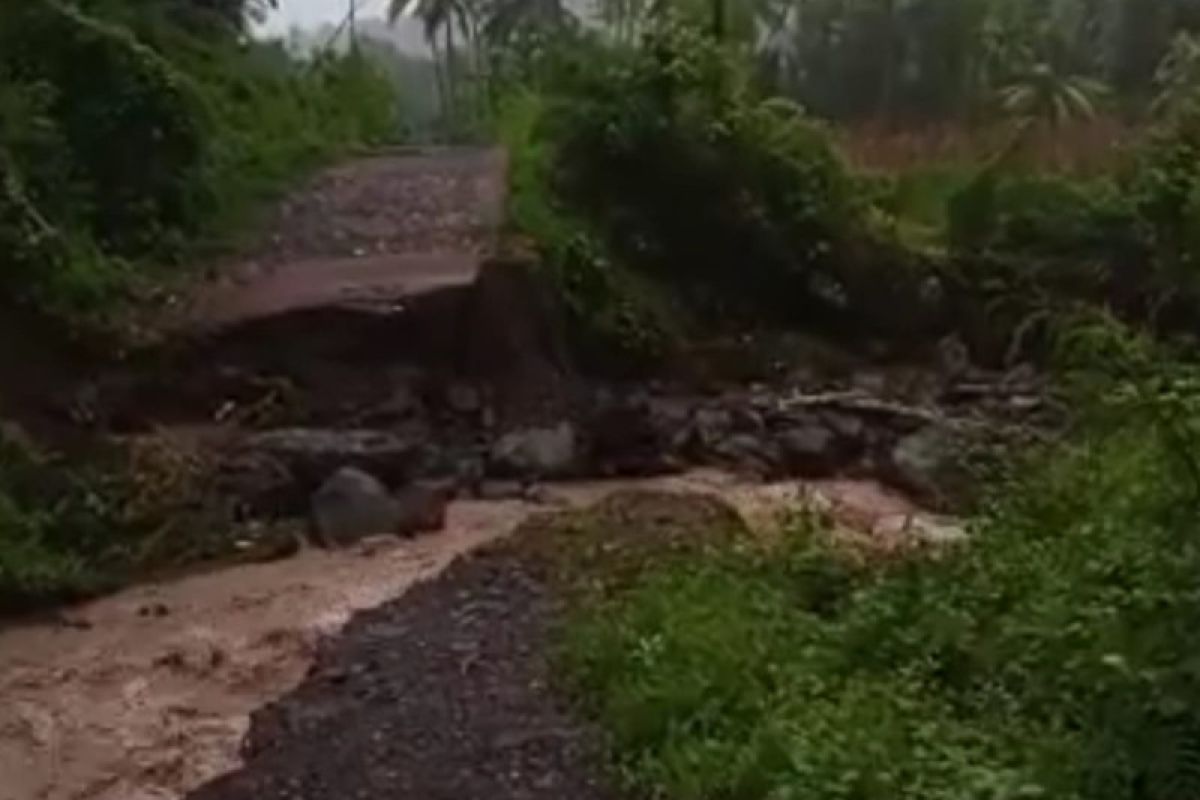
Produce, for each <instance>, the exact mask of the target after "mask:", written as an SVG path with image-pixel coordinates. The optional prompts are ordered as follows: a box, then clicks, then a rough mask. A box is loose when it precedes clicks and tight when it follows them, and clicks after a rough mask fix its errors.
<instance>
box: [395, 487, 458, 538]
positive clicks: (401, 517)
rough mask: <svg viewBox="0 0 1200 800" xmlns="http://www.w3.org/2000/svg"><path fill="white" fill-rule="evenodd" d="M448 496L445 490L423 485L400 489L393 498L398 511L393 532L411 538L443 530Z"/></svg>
mask: <svg viewBox="0 0 1200 800" xmlns="http://www.w3.org/2000/svg"><path fill="white" fill-rule="evenodd" d="M449 494H450V493H449V491H447V490H446V489H443V488H440V487H434V486H427V485H424V484H413V485H411V486H406V487H404V488H403V489H401V490H400V491H399V492H397V493H396V496H395V500H396V508H397V511H398V517H397V519H396V526H395V528H394V530H395V532H396V533H399V534H400V535H402V536H412V535H414V534H418V533H426V532H429V531H440V530H442V529H443V528H445V527H446V503H447V501H448V500H449Z"/></svg>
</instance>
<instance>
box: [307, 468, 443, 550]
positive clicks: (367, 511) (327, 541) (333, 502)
mask: <svg viewBox="0 0 1200 800" xmlns="http://www.w3.org/2000/svg"><path fill="white" fill-rule="evenodd" d="M448 499H449V497H448V494H447V493H445V492H444V491H442V490H439V489H437V488H432V487H428V486H423V485H420V484H413V485H410V486H406V487H404V488H403V489H401V490H400V491H398V492H396V493H395V494H394V495H393V494H392V493H390V492H389V491H388V489H387V487H386V486H384V485H383V483H381V482H380V481H379V480H378V479H377V478H375V477H374V476H373V475H370V474H368V473H366V472H363V471H362V470H359V469H355V468H354V467H343V468H342V469H339V470H338V471H337V472H336V473H334V474H333V476H332V477H330V478H329V479H328V480H327V481H325V483H324V484H322V485H321V488H320V489H318V490H317V491H316V493H315V494H314V495H313V498H312V529H313V534H314V535H315V536H316V538H317V541H318V542H319V543H320V544H322V545H324V546H325V547H344V546H346V545H349V544H353V543H354V542H356V541H358V540H359V539H362V538H363V537H365V536H371V535H374V534H381V533H393V534H399V535H403V536H410V535H413V534H416V533H422V532H425V531H433V530H441V529H442V528H443V527H445V524H446V503H447V501H448Z"/></svg>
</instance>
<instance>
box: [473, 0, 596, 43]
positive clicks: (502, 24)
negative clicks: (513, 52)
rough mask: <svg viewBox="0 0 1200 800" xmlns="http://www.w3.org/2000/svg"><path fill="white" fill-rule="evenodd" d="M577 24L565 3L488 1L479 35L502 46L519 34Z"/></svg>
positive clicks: (546, 30) (545, 0) (522, 0)
mask: <svg viewBox="0 0 1200 800" xmlns="http://www.w3.org/2000/svg"><path fill="white" fill-rule="evenodd" d="M577 21H578V20H577V18H576V17H575V14H574V13H573V12H572V11H571V10H570V9H569V8H568V7H567V3H566V2H565V0H492V2H491V3H490V6H489V8H488V9H487V10H486V12H485V14H484V23H483V35H484V36H485V37H486V38H487V39H488V40H489V41H490V42H493V43H504V42H508V41H511V40H513V39H514V38H516V37H518V36H520V35H521V34H523V33H529V32H553V31H555V30H562V29H563V28H568V27H572V26H573V25H575V23H576V22H577Z"/></svg>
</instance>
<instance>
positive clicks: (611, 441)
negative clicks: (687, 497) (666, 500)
mask: <svg viewBox="0 0 1200 800" xmlns="http://www.w3.org/2000/svg"><path fill="white" fill-rule="evenodd" d="M660 405H661V404H660ZM656 410H657V407H656V405H655V404H653V403H651V402H650V401H649V400H648V399H646V398H644V397H636V396H635V397H631V398H624V399H622V400H610V401H608V402H606V403H603V404H602V405H601V407H600V408H599V409H598V410H597V411H596V412H595V414H594V415H593V416H592V418H591V419H590V420H589V422H588V426H587V431H588V434H589V436H590V441H589V445H590V448H589V464H591V465H592V466H594V467H595V469H596V471H597V472H599V473H602V474H607V475H625V476H633V475H641V476H644V475H662V474H666V473H669V472H671V471H673V470H672V465H671V462H670V460H669V458H668V456H669V453H670V451H671V450H672V447H673V443H674V442H676V441H683V440H682V439H678V438H677V437H679V435H680V432H681V431H684V430H686V429H687V419H688V414H687V410H686V409H675V408H671V409H668V410H667V411H666V416H665V417H660V416H659V415H658V414H657V413H656Z"/></svg>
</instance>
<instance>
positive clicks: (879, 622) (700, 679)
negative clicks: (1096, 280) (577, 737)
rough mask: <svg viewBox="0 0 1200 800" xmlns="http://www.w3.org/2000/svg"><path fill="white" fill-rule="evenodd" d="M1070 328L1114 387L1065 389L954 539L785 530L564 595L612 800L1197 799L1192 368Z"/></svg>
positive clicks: (573, 666)
mask: <svg viewBox="0 0 1200 800" xmlns="http://www.w3.org/2000/svg"><path fill="white" fill-rule="evenodd" d="M1074 330H1075V333H1074V334H1073V335H1072V337H1071V343H1070V347H1071V349H1072V351H1073V352H1074V353H1075V356H1074V358H1079V357H1083V358H1084V361H1083V363H1087V364H1091V363H1093V359H1095V358H1096V357H1097V356H1098V355H1100V354H1103V357H1104V358H1107V359H1112V360H1113V363H1120V364H1121V365H1122V368H1121V370H1120V371H1119V374H1120V375H1121V376H1122V377H1120V378H1114V377H1112V375H1110V374H1097V373H1095V372H1094V371H1093V370H1092V369H1091V368H1088V369H1087V370H1085V371H1084V372H1082V373H1079V374H1076V375H1075V378H1074V379H1075V380H1076V381H1080V384H1079V385H1080V386H1081V387H1086V388H1084V389H1081V391H1084V392H1085V396H1087V397H1097V396H1103V397H1105V398H1107V400H1106V401H1105V402H1103V403H1100V404H1096V403H1094V402H1093V403H1090V404H1089V411H1088V414H1087V415H1086V416H1087V421H1086V422H1085V423H1082V424H1081V426H1080V428H1079V429H1078V430H1077V431H1076V432H1075V435H1074V436H1073V437H1072V439H1071V440H1070V441H1069V442H1067V443H1064V444H1060V445H1056V446H1054V447H1052V448H1051V449H1050V450H1049V451H1048V452H1042V453H1036V454H1032V453H1031V454H1028V455H1027V456H1026V460H1025V462H1024V464H1023V466H1024V467H1025V469H1023V470H1021V471H1020V473H1019V474H1018V475H1017V476H1016V477H1014V478H1012V479H1011V480H1009V481H1007V482H1005V483H1003V484H1000V485H996V486H994V487H992V491H993V493H992V500H991V501H990V502H989V503H988V504H986V505H985V508H984V510H983V511H982V512H981V513H979V514H978V515H977V516H976V517H975V519H974V520H973V522H972V525H971V535H970V541H969V543H965V544H962V545H955V546H953V547H952V548H950V549H935V550H926V551H919V552H912V553H909V554H908V555H906V556H901V557H896V556H895V555H894V554H892V555H889V556H886V557H880V556H878V555H876V556H871V555H870V554H869V553H868V554H866V555H864V554H862V553H859V554H857V555H856V554H854V553H852V552H847V550H846V545H845V544H844V543H842V544H838V543H837V539H836V537H834V538H832V539H831V538H830V537H829V536H827V535H825V531H824V529H823V528H822V522H821V521H820V520H818V519H816V518H814V517H810V516H803V515H802V516H798V517H796V518H794V519H790V520H785V521H782V522H781V525H782V527H783V530H782V533H781V535H780V538H779V540H778V541H770V542H768V543H763V542H754V541H751V540H745V539H743V540H742V541H740V542H737V543H733V544H724V545H719V546H716V547H714V548H713V549H712V550H710V551H707V552H704V553H700V554H696V555H694V556H692V557H685V558H678V559H675V560H663V561H645V562H642V563H643V567H642V569H641V570H640V574H639V577H638V578H637V579H635V580H629V579H626V580H625V581H624V582H623V583H622V584H621V587H620V589H619V590H618V591H615V592H610V593H608V594H596V593H590V594H587V595H586V597H585V598H584V599H583V600H582V601H581V602H577V603H576V604H575V609H576V610H575V611H574V612H573V613H572V615H571V617H570V619H569V622H568V624H567V626H566V628H565V633H564V640H563V646H562V651H561V653H560V655H559V661H558V663H559V664H560V665H561V666H562V667H563V670H564V673H565V675H566V676H567V677H566V681H567V686H568V687H569V689H570V690H571V691H572V692H573V693H574V694H575V696H576V697H577V698H579V700H580V702H581V703H582V705H583V708H584V709H586V711H587V713H588V714H589V715H590V716H591V717H592V718H594V719H595V720H597V721H599V723H600V724H601V725H602V727H603V729H604V730H605V731H606V732H607V733H608V735H609V737H610V742H611V746H612V752H613V758H614V769H615V774H616V776H617V779H618V781H619V782H621V783H622V785H623V786H624V787H625V788H626V789H628V790H629V791H631V792H632V793H633V794H635V796H636V795H646V796H661V797H671V798H693V799H696V800H698V799H699V798H711V797H729V798H791V797H806V798H813V797H819V798H896V797H903V798H940V797H945V798H951V797H953V798H1033V797H1056V798H1097V799H1099V798H1104V799H1105V800H1113V799H1114V798H1171V797H1186V796H1188V795H1190V794H1191V793H1193V792H1195V790H1196V786H1197V782H1198V780H1200V770H1198V769H1197V767H1198V764H1200V761H1198V759H1197V755H1198V753H1200V717H1198V711H1197V709H1198V708H1200V705H1198V700H1200V698H1198V697H1197V682H1196V677H1195V674H1194V673H1195V668H1194V662H1195V659H1194V656H1193V651H1194V649H1195V642H1194V634H1193V633H1192V631H1194V630H1195V627H1196V620H1197V614H1198V613H1200V605H1198V604H1197V600H1198V598H1197V594H1196V588H1195V581H1194V577H1193V576H1194V575H1195V571H1196V569H1197V567H1198V566H1200V562H1198V560H1197V559H1198V554H1197V548H1196V544H1195V542H1194V531H1195V528H1196V497H1197V491H1198V489H1200V485H1198V484H1197V483H1196V479H1195V475H1196V473H1195V472H1194V469H1193V466H1192V465H1191V463H1190V462H1191V460H1192V458H1193V454H1194V452H1195V448H1196V445H1197V442H1196V440H1195V438H1194V422H1192V420H1194V414H1195V408H1196V406H1195V404H1196V395H1195V390H1194V387H1193V384H1192V380H1193V377H1192V376H1193V375H1194V371H1195V368H1194V366H1184V365H1180V364H1178V363H1175V362H1169V361H1167V362H1164V361H1161V360H1158V359H1159V358H1160V356H1149V355H1147V353H1146V351H1145V350H1142V349H1140V348H1143V347H1145V346H1146V345H1145V343H1144V342H1136V338H1131V337H1130V336H1129V334H1128V332H1126V331H1122V330H1119V329H1114V328H1112V327H1111V323H1109V322H1106V323H1105V324H1103V325H1099V326H1097V325H1088V326H1083V327H1079V328H1075V329H1074ZM1132 349H1137V352H1131V350H1132ZM1096 392H1102V393H1103V394H1099V395H1098V394H1095V393H1096ZM1182 411H1186V412H1187V413H1188V414H1190V415H1193V416H1189V417H1186V418H1185V417H1181V416H1180V413H1179V412H1182ZM1185 419H1186V420H1188V421H1186V422H1185V421H1184V420H1185ZM1117 420H1120V422H1118V421H1117ZM1168 421H1169V422H1168ZM696 535H697V536H703V535H707V534H704V533H701V532H699V531H697V532H696ZM715 541H717V542H721V541H727V540H726V539H724V538H718V539H716V540H715Z"/></svg>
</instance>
